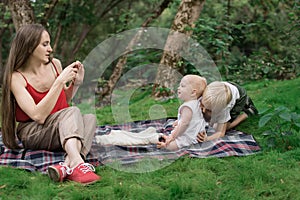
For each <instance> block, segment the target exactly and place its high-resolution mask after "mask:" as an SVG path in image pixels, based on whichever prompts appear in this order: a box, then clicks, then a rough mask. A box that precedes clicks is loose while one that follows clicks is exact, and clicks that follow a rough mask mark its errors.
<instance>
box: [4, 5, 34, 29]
mask: <svg viewBox="0 0 300 200" xmlns="http://www.w3.org/2000/svg"><path fill="white" fill-rule="evenodd" d="M8 7H9V9H10V11H11V15H12V20H13V23H14V26H15V29H16V30H18V29H19V28H20V27H21V26H22V25H24V24H32V23H34V22H35V18H34V14H33V9H32V7H31V4H30V1H29V0H8Z"/></svg>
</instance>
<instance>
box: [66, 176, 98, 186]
mask: <svg viewBox="0 0 300 200" xmlns="http://www.w3.org/2000/svg"><path fill="white" fill-rule="evenodd" d="M100 180H101V176H100V177H99V179H97V180H94V181H91V182H87V183H81V182H79V181H73V180H68V181H72V182H75V183H78V184H80V185H82V186H87V185H90V184H93V183H96V182H97V181H100Z"/></svg>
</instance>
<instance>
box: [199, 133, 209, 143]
mask: <svg viewBox="0 0 300 200" xmlns="http://www.w3.org/2000/svg"><path fill="white" fill-rule="evenodd" d="M206 140H207V134H206V131H202V132H200V133H198V135H197V141H198V142H205V141H206Z"/></svg>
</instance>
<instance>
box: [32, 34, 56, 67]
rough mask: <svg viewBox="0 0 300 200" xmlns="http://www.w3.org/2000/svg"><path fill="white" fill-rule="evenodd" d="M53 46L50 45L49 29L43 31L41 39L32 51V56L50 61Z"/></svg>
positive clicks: (43, 61) (43, 60)
mask: <svg viewBox="0 0 300 200" xmlns="http://www.w3.org/2000/svg"><path fill="white" fill-rule="evenodd" d="M51 52H52V48H51V45H50V35H49V33H48V32H47V31H44V32H43V33H42V37H41V41H40V43H39V44H38V46H37V47H36V48H35V50H34V51H33V53H32V57H33V58H35V59H37V60H40V61H41V62H42V63H48V62H49V60H50V54H51Z"/></svg>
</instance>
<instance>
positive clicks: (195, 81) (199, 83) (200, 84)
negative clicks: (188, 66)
mask: <svg viewBox="0 0 300 200" xmlns="http://www.w3.org/2000/svg"><path fill="white" fill-rule="evenodd" d="M186 77H187V78H188V81H189V83H190V84H191V85H192V87H193V89H195V90H196V96H197V98H199V97H201V96H202V94H203V91H204V89H205V88H206V86H207V82H206V79H205V78H204V77H202V76H198V75H194V74H189V75H186Z"/></svg>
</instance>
